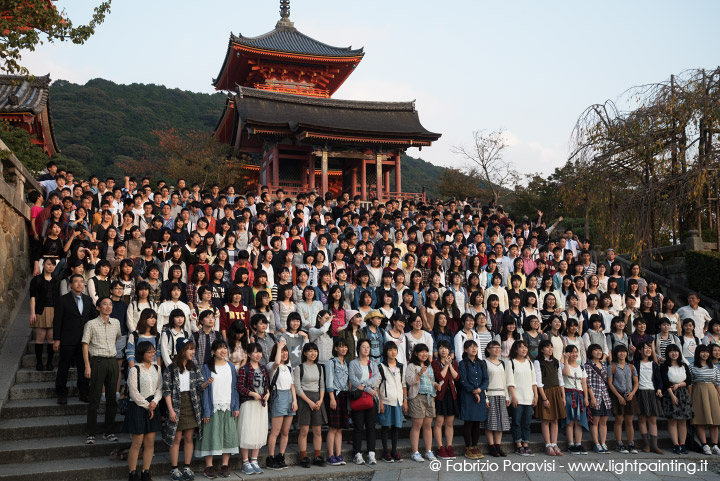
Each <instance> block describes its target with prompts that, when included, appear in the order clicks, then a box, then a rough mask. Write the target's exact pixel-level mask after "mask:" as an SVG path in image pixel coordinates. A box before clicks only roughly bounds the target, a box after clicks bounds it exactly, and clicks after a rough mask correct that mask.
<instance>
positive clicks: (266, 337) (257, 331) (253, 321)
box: [248, 314, 307, 366]
mask: <svg viewBox="0 0 720 481" xmlns="http://www.w3.org/2000/svg"><path fill="white" fill-rule="evenodd" d="M250 329H251V331H252V337H253V339H254V340H255V342H256V343H258V344H260V348H261V352H262V358H261V359H260V362H261V363H262V365H263V366H266V365H267V364H268V362H269V358H270V353H271V352H272V349H273V347H274V346H275V343H276V342H277V339H275V335H274V334H273V333H272V332H268V321H267V318H265V316H263V315H262V314H253V316H252V317H251V318H250ZM306 345H307V344H306ZM248 354H249V353H248Z"/></svg>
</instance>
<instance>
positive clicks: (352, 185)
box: [350, 165, 358, 199]
mask: <svg viewBox="0 0 720 481" xmlns="http://www.w3.org/2000/svg"><path fill="white" fill-rule="evenodd" d="M357 183H358V166H357V165H355V166H354V167H353V168H352V174H351V177H350V198H351V199H352V198H353V197H355V194H356V193H357Z"/></svg>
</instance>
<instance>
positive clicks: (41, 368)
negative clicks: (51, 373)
mask: <svg viewBox="0 0 720 481" xmlns="http://www.w3.org/2000/svg"><path fill="white" fill-rule="evenodd" d="M35 370H36V371H44V370H45V365H44V364H43V363H42V360H40V361H38V362H37V363H36V364H35Z"/></svg>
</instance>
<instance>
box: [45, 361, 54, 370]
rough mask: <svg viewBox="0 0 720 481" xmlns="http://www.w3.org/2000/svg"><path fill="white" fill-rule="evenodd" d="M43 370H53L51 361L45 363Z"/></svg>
mask: <svg viewBox="0 0 720 481" xmlns="http://www.w3.org/2000/svg"><path fill="white" fill-rule="evenodd" d="M45 370H46V371H54V370H55V366H53V363H52V361H48V362H47V364H46V365H45Z"/></svg>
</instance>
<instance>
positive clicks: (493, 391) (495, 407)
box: [484, 326, 519, 457]
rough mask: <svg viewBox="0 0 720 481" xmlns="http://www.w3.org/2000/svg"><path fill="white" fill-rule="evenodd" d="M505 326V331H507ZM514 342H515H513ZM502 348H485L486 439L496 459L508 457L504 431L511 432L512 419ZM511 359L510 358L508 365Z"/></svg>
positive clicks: (498, 345)
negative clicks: (487, 379) (510, 416)
mask: <svg viewBox="0 0 720 481" xmlns="http://www.w3.org/2000/svg"><path fill="white" fill-rule="evenodd" d="M505 327H506V326H503V331H505ZM518 337H519V335H518ZM513 342H514V341H513ZM501 351H502V347H501V345H500V343H499V342H497V341H491V342H490V343H489V344H488V345H487V347H486V348H485V361H484V362H485V367H486V368H487V373H488V378H489V379H490V382H489V383H488V387H487V397H486V398H485V399H486V404H487V411H488V414H487V422H486V423H485V437H486V438H487V440H488V449H489V451H490V455H491V456H494V457H501V456H502V457H506V456H507V454H505V452H504V451H503V450H502V448H501V447H500V445H501V444H502V433H503V431H509V430H510V419H509V417H508V413H507V408H508V407H509V406H510V396H509V395H508V390H507V378H506V375H505V369H506V364H505V362H506V361H505V360H503V359H500V354H501ZM509 354H510V353H509V352H508V356H509ZM509 361H510V359H509V358H508V361H507V362H508V364H509Z"/></svg>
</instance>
